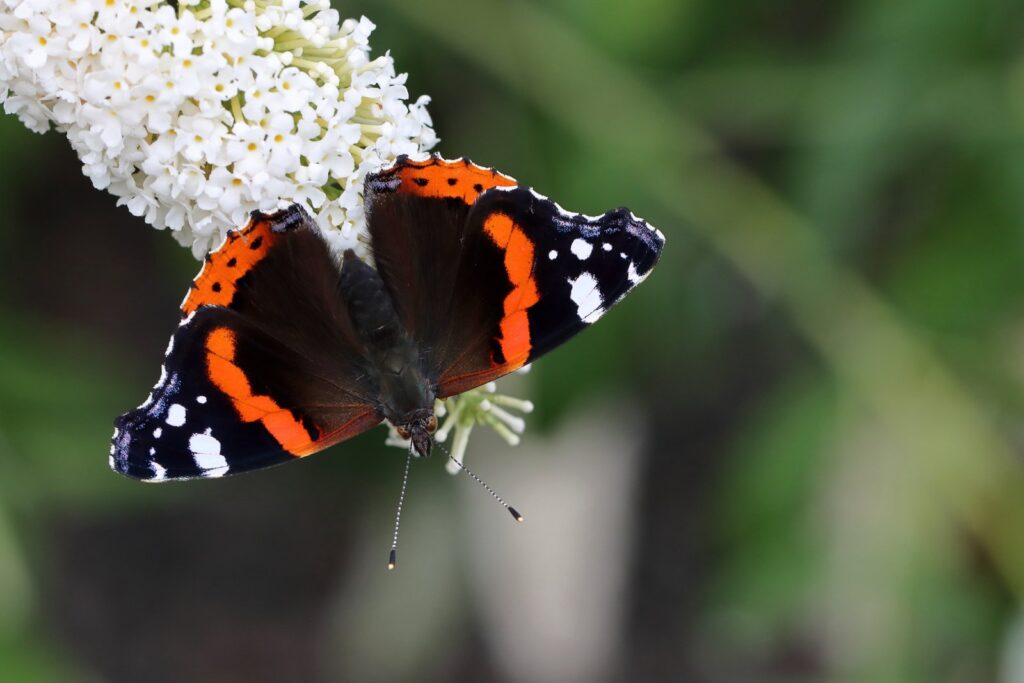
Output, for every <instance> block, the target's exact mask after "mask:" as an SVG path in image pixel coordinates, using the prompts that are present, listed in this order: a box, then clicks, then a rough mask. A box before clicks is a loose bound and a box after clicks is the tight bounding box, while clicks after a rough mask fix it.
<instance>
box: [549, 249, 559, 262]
mask: <svg viewBox="0 0 1024 683" xmlns="http://www.w3.org/2000/svg"><path fill="white" fill-rule="evenodd" d="M548 258H549V259H551V260H552V261H554V260H555V259H556V258H558V252H557V251H555V250H554V249H552V250H551V251H549V252H548Z"/></svg>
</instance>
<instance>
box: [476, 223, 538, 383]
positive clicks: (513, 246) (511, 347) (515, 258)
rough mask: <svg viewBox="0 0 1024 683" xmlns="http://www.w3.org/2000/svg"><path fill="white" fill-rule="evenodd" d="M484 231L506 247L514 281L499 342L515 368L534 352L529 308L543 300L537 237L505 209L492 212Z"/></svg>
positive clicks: (508, 270)
mask: <svg viewBox="0 0 1024 683" xmlns="http://www.w3.org/2000/svg"><path fill="white" fill-rule="evenodd" d="M484 231H485V232H486V233H487V235H488V236H489V237H490V238H491V239H492V240H493V241H494V243H495V244H497V245H498V246H499V247H500V248H502V249H504V250H505V272H506V273H507V274H508V279H509V282H511V283H512V291H511V292H509V293H508V295H507V296H506V297H505V304H504V312H505V317H504V318H502V320H501V337H500V338H499V339H498V344H499V345H500V346H501V353H502V355H503V356H504V357H505V364H506V365H509V366H510V367H511V368H512V369H515V368H518V367H520V366H522V365H523V364H524V363H526V359H527V358H529V356H530V349H531V348H532V344H531V341H530V319H529V316H528V315H527V311H528V310H529V309H530V307H531V306H533V305H534V304H535V303H537V302H538V301H540V295H539V293H538V292H537V282H536V281H535V280H534V279H533V261H534V249H533V241H532V240H530V238H529V237H527V236H526V233H524V232H523V231H522V229H521V228H520V227H519V226H518V225H516V224H515V222H514V221H513V220H512V219H511V218H509V217H508V216H506V215H505V214H503V213H496V214H493V215H491V216H489V217H488V218H487V220H486V221H484Z"/></svg>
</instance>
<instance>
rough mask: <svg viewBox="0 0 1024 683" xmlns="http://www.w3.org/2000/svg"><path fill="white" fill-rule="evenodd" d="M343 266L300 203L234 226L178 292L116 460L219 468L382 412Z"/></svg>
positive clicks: (274, 453) (315, 441)
mask: <svg viewBox="0 0 1024 683" xmlns="http://www.w3.org/2000/svg"><path fill="white" fill-rule="evenodd" d="M338 275H339V273H338V267H337V265H336V262H335V261H334V259H333V257H332V256H331V254H330V251H329V250H328V248H327V246H326V245H325V243H324V242H323V240H322V239H321V238H320V236H319V234H318V233H317V232H316V229H315V228H314V227H313V225H312V222H311V221H310V219H309V218H308V217H307V216H306V214H305V213H304V212H302V211H301V210H300V209H298V208H297V207H293V208H292V209H287V210H285V211H282V212H278V213H276V214H273V215H271V216H266V215H263V214H254V216H253V220H252V222H250V224H249V225H248V226H247V227H246V228H245V229H244V230H241V231H237V232H232V233H230V234H229V236H228V238H227V240H226V241H225V243H224V244H223V245H222V246H221V248H220V249H218V250H217V251H216V252H214V253H213V254H211V255H210V257H209V258H208V259H207V263H206V264H205V265H204V267H203V270H202V271H201V272H200V274H199V276H198V277H197V278H196V280H195V281H194V283H193V285H192V289H191V290H190V292H189V294H188V295H187V296H186V298H185V301H184V302H183V303H182V315H183V321H182V323H181V325H180V326H179V327H178V330H177V331H176V332H175V334H174V336H173V337H172V338H171V342H170V345H169V346H168V348H167V354H166V358H165V361H164V366H163V368H162V369H161V375H160V380H159V382H158V383H157V385H156V387H155V388H154V389H153V392H152V393H151V394H150V397H149V398H148V399H147V400H146V402H145V403H143V404H142V405H141V406H140V407H138V408H136V409H135V410H132V411H130V412H128V413H126V414H125V415H122V416H121V417H120V418H118V420H117V421H116V429H115V432H114V439H113V445H112V447H111V467H113V468H114V469H115V470H116V471H118V472H120V473H122V474H125V475H127V476H130V477H134V478H137V479H145V480H164V479H180V478H193V477H219V476H224V475H226V474H236V473H238V472H244V471H247V470H253V469H257V468H261V467H266V466H269V465H274V464H277V463H281V462H288V461H290V460H293V459H295V458H297V457H301V456H304V455H308V454H310V453H314V452H316V451H319V450H322V449H323V448H326V447H328V446H330V445H332V444H334V443H338V442H339V441H343V440H344V439H347V438H350V437H352V436H355V435H356V434H359V433H360V432H363V431H365V430H367V429H369V428H371V427H373V426H374V425H376V424H378V423H380V421H381V420H382V419H383V417H382V415H381V413H380V410H379V408H378V406H377V405H376V399H375V396H376V392H375V389H374V387H372V386H369V384H368V383H367V382H366V381H364V380H365V378H366V372H365V368H366V360H365V356H364V352H363V349H362V346H361V343H360V342H359V341H358V337H357V335H356V334H355V333H354V330H353V329H352V324H351V321H350V320H349V318H348V315H347V313H346V311H345V308H344V306H343V305H342V304H341V298H340V296H339V293H338V282H339V280H338Z"/></svg>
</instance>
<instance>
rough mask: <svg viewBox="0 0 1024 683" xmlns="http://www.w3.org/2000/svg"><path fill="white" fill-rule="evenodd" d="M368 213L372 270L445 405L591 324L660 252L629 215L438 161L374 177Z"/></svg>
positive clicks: (659, 239) (654, 235)
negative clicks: (577, 205)
mask: <svg viewBox="0 0 1024 683" xmlns="http://www.w3.org/2000/svg"><path fill="white" fill-rule="evenodd" d="M488 179H490V180H488ZM469 188H472V191H469ZM367 211H368V228H369V231H370V236H371V240H372V246H373V250H374V254H375V256H376V260H377V267H378V269H379V271H380V273H381V276H382V277H383V278H384V280H385V282H386V283H387V284H388V286H389V287H390V289H391V291H392V294H393V296H394V298H395V300H396V305H397V307H398V309H399V310H400V311H402V312H403V316H404V318H405V320H406V323H407V326H408V327H409V329H410V331H411V332H412V334H413V335H414V337H415V338H416V340H417V342H418V343H419V345H420V347H421V349H422V352H423V355H424V359H425V362H426V364H427V365H428V367H429V373H430V375H431V377H432V378H434V380H435V382H436V384H437V393H438V396H441V397H444V396H451V395H454V394H457V393H461V392H463V391H466V390H468V389H471V388H474V387H477V386H480V385H481V384H484V383H486V382H488V381H491V380H493V379H495V378H497V377H500V376H502V375H505V374H507V373H509V372H512V371H513V370H515V369H517V368H519V367H521V366H523V365H524V364H526V363H528V362H532V361H533V360H535V359H537V358H538V357H540V356H541V355H542V354H544V353H546V352H547V351H550V350H551V349H553V348H555V347H556V346H558V345H559V344H561V343H563V342H565V341H566V340H568V339H569V338H571V337H572V336H573V335H574V334H576V333H577V332H579V331H580V330H582V329H583V328H585V327H586V326H587V325H589V324H591V323H593V322H595V321H596V320H597V319H598V318H600V317H601V316H602V315H603V314H604V313H605V312H607V310H608V309H609V308H610V307H611V306H612V305H614V304H615V303H616V302H618V301H619V300H620V299H621V298H622V297H623V296H624V295H625V294H626V293H627V292H628V291H629V290H630V289H632V287H634V286H635V285H636V284H638V283H639V282H640V281H641V280H643V278H644V277H646V276H647V275H648V274H649V273H650V271H651V269H652V268H653V267H654V265H655V263H656V262H657V259H658V256H659V255H660V253H661V248H662V245H663V244H664V237H663V236H662V235H661V233H660V232H658V231H657V230H655V229H654V228H652V227H650V226H649V225H648V224H647V223H646V222H644V221H643V220H641V219H639V218H637V217H636V216H634V215H633V214H631V213H630V212H629V211H627V210H625V209H619V210H616V211H612V212H609V213H606V214H604V215H602V216H595V217H587V216H582V215H579V214H573V213H569V212H567V211H564V210H563V209H562V208H561V207H559V206H558V205H557V204H555V203H554V202H552V201H550V200H548V199H547V198H545V197H542V196H540V195H538V194H536V193H535V192H533V191H532V190H530V189H528V188H522V187H519V186H518V185H516V183H515V181H513V180H512V179H511V178H508V177H507V176H504V175H501V174H497V173H495V172H494V171H491V170H490V169H485V168H481V167H479V166H475V165H473V164H471V163H469V162H465V161H454V162H453V161H445V160H443V159H439V158H432V159H430V160H428V161H423V162H411V161H401V160H400V161H399V162H398V163H397V164H396V165H395V167H394V168H393V169H390V170H388V171H386V172H384V173H381V174H378V175H375V176H370V177H369V178H368V179H367Z"/></svg>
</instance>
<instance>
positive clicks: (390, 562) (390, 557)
mask: <svg viewBox="0 0 1024 683" xmlns="http://www.w3.org/2000/svg"><path fill="white" fill-rule="evenodd" d="M395 554H396V551H395V549H394V548H392V549H391V554H390V555H388V571H391V570H392V569H394V568H395V564H396V561H395Z"/></svg>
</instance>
